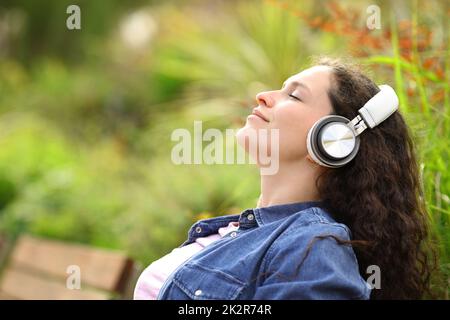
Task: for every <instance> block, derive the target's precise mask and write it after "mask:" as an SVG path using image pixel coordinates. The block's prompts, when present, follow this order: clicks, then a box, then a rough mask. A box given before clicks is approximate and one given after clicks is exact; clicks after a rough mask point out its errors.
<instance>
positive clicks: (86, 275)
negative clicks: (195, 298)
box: [0, 235, 139, 300]
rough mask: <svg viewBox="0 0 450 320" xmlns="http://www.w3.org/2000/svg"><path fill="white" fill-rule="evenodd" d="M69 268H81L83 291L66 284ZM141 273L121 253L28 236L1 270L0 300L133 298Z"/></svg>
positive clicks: (19, 243)
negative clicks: (135, 284)
mask: <svg viewBox="0 0 450 320" xmlns="http://www.w3.org/2000/svg"><path fill="white" fill-rule="evenodd" d="M69 266H76V267H75V268H76V269H78V267H79V269H78V270H79V271H80V272H79V275H80V277H79V279H80V281H79V283H80V289H77V288H73V286H71V285H70V283H71V282H70V280H71V279H69V285H67V283H68V278H69V277H72V276H73V275H74V274H73V273H71V272H73V271H70V268H69ZM68 268H69V269H68ZM68 272H69V273H68ZM138 273H139V270H138V268H137V266H136V264H135V263H133V261H132V260H131V259H129V258H128V257H127V256H125V255H124V254H122V253H120V252H116V251H110V250H104V249H97V248H92V247H88V246H85V245H79V244H71V243H66V242H61V241H55V240H46V239H41V238H37V237H32V236H28V235H25V236H21V237H20V238H19V240H18V241H17V242H16V244H15V246H14V247H13V249H12V252H11V254H10V256H9V258H8V261H7V263H6V266H5V268H4V270H3V271H2V274H1V278H0V299H25V300H35V299H45V300H47V299H55V300H59V299H69V300H72V299H76V300H79V299H86V300H92V299H94V300H97V299H102V300H103V299H131V298H132V292H133V288H134V283H135V280H136V277H137V275H138Z"/></svg>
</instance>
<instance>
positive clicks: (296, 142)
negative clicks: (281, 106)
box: [273, 108, 318, 159]
mask: <svg viewBox="0 0 450 320" xmlns="http://www.w3.org/2000/svg"><path fill="white" fill-rule="evenodd" d="M297 109H298V108H297ZM283 111H286V112H281V111H280V113H279V114H276V115H275V116H276V118H275V121H274V123H273V124H274V126H276V127H277V128H279V129H280V155H281V157H282V158H287V159H293V158H299V157H302V156H304V155H306V153H307V148H306V137H307V135H308V131H309V129H310V128H311V127H312V125H313V124H314V122H315V121H316V118H317V119H318V117H316V115H315V114H311V112H307V110H301V109H298V110H283Z"/></svg>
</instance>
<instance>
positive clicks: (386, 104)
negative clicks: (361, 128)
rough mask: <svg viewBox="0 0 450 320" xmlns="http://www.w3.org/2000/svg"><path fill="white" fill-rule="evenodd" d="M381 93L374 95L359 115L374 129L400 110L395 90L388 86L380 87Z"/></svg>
mask: <svg viewBox="0 0 450 320" xmlns="http://www.w3.org/2000/svg"><path fill="white" fill-rule="evenodd" d="M379 88H380V91H379V92H378V93H377V94H376V95H374V96H373V97H372V98H371V99H370V100H369V101H367V102H366V103H365V104H364V106H363V107H362V108H361V109H359V110H358V113H359V114H360V115H361V117H362V118H363V119H364V122H365V123H366V124H367V125H368V126H369V127H370V128H371V129H372V128H374V127H376V126H377V125H379V124H380V123H381V122H383V121H384V120H386V119H387V118H388V117H389V116H390V115H391V114H393V113H394V112H395V111H396V110H397V109H398V97H397V94H396V93H395V91H394V89H392V87H391V86H388V85H387V84H383V85H380V86H379Z"/></svg>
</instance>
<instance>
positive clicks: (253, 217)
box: [247, 213, 255, 221]
mask: <svg viewBox="0 0 450 320" xmlns="http://www.w3.org/2000/svg"><path fill="white" fill-rule="evenodd" d="M247 219H248V220H249V221H252V220H253V219H255V216H254V215H253V214H252V213H250V214H249V215H248V216H247Z"/></svg>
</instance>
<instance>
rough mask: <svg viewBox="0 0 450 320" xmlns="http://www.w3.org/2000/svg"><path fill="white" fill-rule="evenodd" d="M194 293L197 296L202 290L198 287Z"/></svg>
mask: <svg viewBox="0 0 450 320" xmlns="http://www.w3.org/2000/svg"><path fill="white" fill-rule="evenodd" d="M194 294H195V295H196V296H197V297H198V296H199V295H201V294H202V290H200V289H198V290H196V291H195V292H194Z"/></svg>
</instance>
